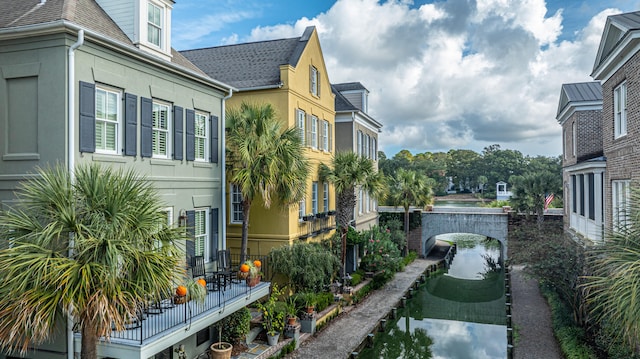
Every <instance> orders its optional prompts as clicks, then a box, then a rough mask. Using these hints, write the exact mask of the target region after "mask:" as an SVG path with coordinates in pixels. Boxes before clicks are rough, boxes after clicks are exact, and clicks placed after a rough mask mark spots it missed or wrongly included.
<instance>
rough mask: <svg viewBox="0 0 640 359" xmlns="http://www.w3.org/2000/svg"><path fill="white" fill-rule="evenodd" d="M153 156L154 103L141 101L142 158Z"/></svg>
mask: <svg viewBox="0 0 640 359" xmlns="http://www.w3.org/2000/svg"><path fill="white" fill-rule="evenodd" d="M152 155H153V101H152V100H151V99H150V98H144V97H142V98H141V99H140V156H142V157H151V156H152Z"/></svg>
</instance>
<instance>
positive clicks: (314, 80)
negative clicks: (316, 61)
mask: <svg viewBox="0 0 640 359" xmlns="http://www.w3.org/2000/svg"><path fill="white" fill-rule="evenodd" d="M310 81H311V94H312V95H314V96H318V69H317V68H316V67H315V66H311V78H310Z"/></svg>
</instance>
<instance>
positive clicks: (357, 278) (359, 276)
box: [351, 272, 362, 287]
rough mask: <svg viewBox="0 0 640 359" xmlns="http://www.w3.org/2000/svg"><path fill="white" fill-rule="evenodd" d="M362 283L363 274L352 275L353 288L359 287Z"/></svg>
mask: <svg viewBox="0 0 640 359" xmlns="http://www.w3.org/2000/svg"><path fill="white" fill-rule="evenodd" d="M361 282H362V274H360V273H357V272H355V273H351V285H352V286H354V287H355V286H357V285H358V284H360V283H361Z"/></svg>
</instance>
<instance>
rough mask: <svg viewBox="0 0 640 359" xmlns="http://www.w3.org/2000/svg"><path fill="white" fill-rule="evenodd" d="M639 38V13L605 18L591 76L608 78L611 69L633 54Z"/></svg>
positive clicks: (600, 78) (599, 78)
mask: <svg viewBox="0 0 640 359" xmlns="http://www.w3.org/2000/svg"><path fill="white" fill-rule="evenodd" d="M639 37H640V11H636V12H630V13H624V14H619V15H611V16H608V17H607V21H606V23H605V26H604V30H603V33H602V37H601V39H600V45H599V46H598V52H597V54H596V59H595V62H594V65H593V72H592V76H593V77H594V78H595V79H598V80H602V79H606V78H608V76H607V75H608V74H609V73H611V72H612V70H613V69H615V68H617V67H619V66H620V65H622V64H624V62H626V60H627V55H629V54H630V53H635V50H634V48H635V47H636V46H637V44H638V38H639Z"/></svg>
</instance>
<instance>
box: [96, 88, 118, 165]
mask: <svg viewBox="0 0 640 359" xmlns="http://www.w3.org/2000/svg"><path fill="white" fill-rule="evenodd" d="M100 92H105V93H106V94H105V101H106V97H107V96H108V95H109V94H110V93H112V94H115V95H116V116H117V119H116V121H111V120H109V119H106V118H98V93H100ZM95 97H96V99H95V101H96V113H95V116H96V123H95V126H96V131H97V130H98V126H99V125H105V126H106V123H115V125H116V131H115V136H116V141H115V149H113V150H110V149H106V148H100V147H99V146H100V145H102V144H98V138H97V137H98V136H97V135H96V153H103V154H109V155H119V154H121V149H122V129H123V128H124V126H123V125H122V123H123V115H122V92H121V91H119V90H116V89H113V88H109V87H106V86H100V85H96V92H95ZM104 134H105V137H106V129H105V133H104Z"/></svg>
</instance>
